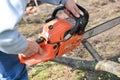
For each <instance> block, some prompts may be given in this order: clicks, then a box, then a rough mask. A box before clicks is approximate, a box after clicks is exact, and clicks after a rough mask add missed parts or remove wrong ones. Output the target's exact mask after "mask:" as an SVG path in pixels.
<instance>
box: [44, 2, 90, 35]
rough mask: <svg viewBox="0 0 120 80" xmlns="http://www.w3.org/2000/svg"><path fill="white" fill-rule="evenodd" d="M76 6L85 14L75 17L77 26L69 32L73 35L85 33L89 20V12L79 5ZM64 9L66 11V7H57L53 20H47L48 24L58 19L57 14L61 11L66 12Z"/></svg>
mask: <svg viewBox="0 0 120 80" xmlns="http://www.w3.org/2000/svg"><path fill="white" fill-rule="evenodd" d="M76 5H77V6H78V8H79V9H80V10H81V11H82V13H83V14H80V17H79V18H76V17H75V21H76V24H75V26H74V28H73V29H72V30H71V31H70V32H69V33H70V34H71V35H73V34H74V33H78V34H82V33H84V30H85V27H86V25H87V23H88V19H89V14H88V12H87V10H86V9H85V8H83V7H82V6H80V5H78V4H76ZM64 9H65V6H59V7H57V8H56V9H55V10H54V11H53V13H52V16H51V18H49V19H48V20H46V22H49V21H51V20H53V19H55V18H57V16H56V15H57V12H58V11H59V10H64ZM72 15H73V14H72Z"/></svg>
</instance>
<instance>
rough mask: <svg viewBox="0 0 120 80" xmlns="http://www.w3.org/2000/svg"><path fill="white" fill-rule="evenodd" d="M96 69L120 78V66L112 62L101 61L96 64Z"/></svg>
mask: <svg viewBox="0 0 120 80" xmlns="http://www.w3.org/2000/svg"><path fill="white" fill-rule="evenodd" d="M95 69H96V70H99V71H106V72H109V73H112V74H115V75H117V76H118V77H120V64H118V63H116V62H113V61H110V60H102V61H99V62H98V63H97V64H96V66H95Z"/></svg>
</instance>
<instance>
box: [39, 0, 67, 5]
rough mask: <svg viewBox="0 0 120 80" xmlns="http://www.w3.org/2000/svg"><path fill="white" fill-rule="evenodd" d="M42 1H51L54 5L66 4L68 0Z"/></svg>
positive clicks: (48, 1)
mask: <svg viewBox="0 0 120 80" xmlns="http://www.w3.org/2000/svg"><path fill="white" fill-rule="evenodd" d="M39 1H41V2H42V3H49V4H53V5H59V4H65V3H66V1H67V0H39Z"/></svg>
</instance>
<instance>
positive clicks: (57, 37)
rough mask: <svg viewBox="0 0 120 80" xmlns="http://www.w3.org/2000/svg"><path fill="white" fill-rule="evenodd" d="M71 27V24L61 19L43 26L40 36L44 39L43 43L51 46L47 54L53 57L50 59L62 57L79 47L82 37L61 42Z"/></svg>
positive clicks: (74, 36)
mask: <svg viewBox="0 0 120 80" xmlns="http://www.w3.org/2000/svg"><path fill="white" fill-rule="evenodd" d="M73 25H74V24H71V23H70V22H69V21H68V20H67V19H61V18H57V19H54V20H52V21H50V22H48V23H47V24H46V25H44V27H43V31H42V33H40V35H41V36H42V37H45V38H46V42H45V43H47V44H48V45H52V48H51V50H50V51H51V52H48V53H47V54H50V55H53V56H52V57H51V58H53V57H59V56H62V55H63V54H65V53H67V52H69V51H71V50H73V49H74V48H76V47H77V46H78V45H80V43H81V40H82V35H78V34H75V35H73V36H72V37H71V38H70V39H68V40H66V41H63V40H64V37H65V35H67V33H68V32H69V31H70V30H71V29H72V28H73ZM48 49H49V48H48Z"/></svg>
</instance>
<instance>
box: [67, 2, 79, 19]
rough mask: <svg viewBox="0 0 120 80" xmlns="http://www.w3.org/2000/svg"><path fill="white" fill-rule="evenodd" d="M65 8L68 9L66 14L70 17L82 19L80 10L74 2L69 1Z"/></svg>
mask: <svg viewBox="0 0 120 80" xmlns="http://www.w3.org/2000/svg"><path fill="white" fill-rule="evenodd" d="M65 7H66V9H65V13H66V14H67V15H68V16H70V17H73V15H74V16H75V17H80V15H79V8H78V7H77V6H76V4H75V2H74V1H73V0H67V2H66V3H65ZM71 13H72V14H73V15H72V14H71Z"/></svg>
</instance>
